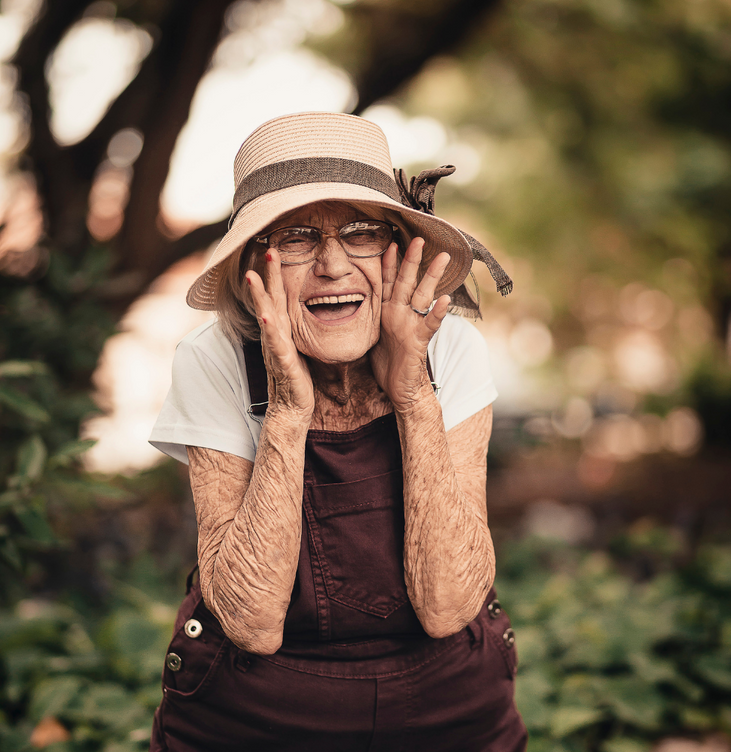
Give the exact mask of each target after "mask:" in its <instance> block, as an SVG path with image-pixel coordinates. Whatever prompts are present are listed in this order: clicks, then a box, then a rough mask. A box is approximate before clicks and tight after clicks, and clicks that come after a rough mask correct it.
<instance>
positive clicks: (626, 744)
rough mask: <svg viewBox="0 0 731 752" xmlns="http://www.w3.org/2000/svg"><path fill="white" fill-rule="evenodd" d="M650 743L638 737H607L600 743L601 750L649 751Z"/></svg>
mask: <svg viewBox="0 0 731 752" xmlns="http://www.w3.org/2000/svg"><path fill="white" fill-rule="evenodd" d="M649 749H650V745H649V744H647V742H642V741H639V740H638V739H628V738H623V739H608V740H607V741H605V742H604V744H603V745H602V752H649Z"/></svg>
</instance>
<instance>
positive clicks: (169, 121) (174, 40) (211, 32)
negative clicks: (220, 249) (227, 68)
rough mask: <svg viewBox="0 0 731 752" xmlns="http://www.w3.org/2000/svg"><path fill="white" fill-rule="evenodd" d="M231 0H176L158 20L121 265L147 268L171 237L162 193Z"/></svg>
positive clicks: (122, 239) (121, 242) (120, 246)
mask: <svg viewBox="0 0 731 752" xmlns="http://www.w3.org/2000/svg"><path fill="white" fill-rule="evenodd" d="M232 2H233V0H208V2H206V3H205V4H204V3H202V2H199V0H177V2H175V3H174V4H172V5H171V12H170V13H169V14H168V16H167V17H166V19H165V20H164V22H163V23H162V24H161V26H160V30H161V38H160V43H159V45H158V48H157V50H156V52H157V55H156V56H155V58H154V60H153V61H152V62H151V67H152V65H153V63H154V69H148V70H146V76H147V77H148V78H149V80H150V91H151V92H152V93H153V94H154V96H153V100H152V101H153V103H154V106H152V107H150V108H149V111H148V112H147V113H146V116H145V117H143V118H142V119H141V121H140V129H141V130H142V132H143V134H144V138H145V141H144V146H143V148H142V152H141V153H140V156H139V157H138V158H137V161H136V163H135V167H134V177H133V179H132V185H131V187H130V199H129V202H128V204H127V210H126V212H125V220H124V225H123V227H122V231H121V233H120V235H119V239H118V242H117V247H118V249H119V255H120V261H119V268H120V270H121V271H129V270H132V269H138V268H146V267H148V266H149V265H150V262H151V260H153V259H157V258H158V257H160V256H161V255H167V253H166V252H165V250H164V249H165V247H166V246H167V245H169V243H170V241H168V240H167V239H166V238H164V237H163V236H162V235H161V233H160V231H159V229H158V225H157V222H158V214H159V197H160V193H161V192H162V189H163V186H164V185H165V181H166V179H167V176H168V171H169V166H170V157H171V156H172V153H173V149H174V148H175V142H176V141H177V138H178V134H179V133H180V130H181V129H182V127H183V126H184V125H185V123H186V121H187V119H188V114H189V111H190V104H191V101H192V99H193V95H194V94H195V91H196V88H197V86H198V83H199V81H200V79H201V77H202V76H203V74H204V73H205V71H206V69H207V67H208V65H209V62H210V59H211V56H212V55H213V52H214V50H215V48H216V46H217V44H218V40H219V38H220V34H221V28H222V25H223V18H224V14H225V11H226V9H227V8H228V7H229V6H230V5H231V4H232ZM151 57H152V56H151ZM153 264H154V262H153ZM154 265H155V266H158V264H154Z"/></svg>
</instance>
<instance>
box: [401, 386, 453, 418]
mask: <svg viewBox="0 0 731 752" xmlns="http://www.w3.org/2000/svg"><path fill="white" fill-rule="evenodd" d="M394 412H395V413H396V417H397V418H403V419H407V420H408V419H435V418H439V419H441V416H442V406H441V405H440V404H439V400H437V395H436V392H435V391H434V388H433V387H432V385H431V383H429V382H426V383H425V384H422V385H421V386H420V387H419V388H418V390H417V391H416V392H414V394H413V396H412V397H411V399H409V401H408V402H404V403H400V404H397V403H394Z"/></svg>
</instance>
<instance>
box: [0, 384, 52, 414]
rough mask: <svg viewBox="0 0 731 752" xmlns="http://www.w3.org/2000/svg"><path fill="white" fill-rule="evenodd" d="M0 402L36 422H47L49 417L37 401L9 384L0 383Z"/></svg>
mask: <svg viewBox="0 0 731 752" xmlns="http://www.w3.org/2000/svg"><path fill="white" fill-rule="evenodd" d="M0 404H2V405H5V406H6V407H9V408H10V409H11V410H14V411H15V412H16V413H18V414H20V415H22V416H23V417H25V418H28V419H29V420H33V421H35V422H37V423H48V421H49V420H50V419H51V416H50V415H49V414H48V412H47V411H46V410H45V409H44V408H42V407H41V406H40V405H39V404H38V403H37V402H35V401H34V400H32V399H31V398H30V397H27V396H26V395H25V394H23V393H21V392H19V391H18V390H17V389H13V388H12V387H9V386H3V385H0Z"/></svg>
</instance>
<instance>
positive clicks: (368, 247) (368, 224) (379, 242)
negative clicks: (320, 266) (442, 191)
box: [254, 219, 398, 264]
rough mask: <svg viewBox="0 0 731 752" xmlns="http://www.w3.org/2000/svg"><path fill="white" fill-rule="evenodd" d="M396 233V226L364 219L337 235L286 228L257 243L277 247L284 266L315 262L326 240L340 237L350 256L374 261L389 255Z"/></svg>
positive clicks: (341, 229) (344, 226) (260, 239)
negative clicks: (389, 247) (376, 257)
mask: <svg viewBox="0 0 731 752" xmlns="http://www.w3.org/2000/svg"><path fill="white" fill-rule="evenodd" d="M397 231H398V227H396V225H390V224H388V223H386V222H379V221H378V220H375V219H363V220H360V221H358V222H348V224H347V225H343V226H342V227H341V228H340V229H339V230H338V231H337V232H336V233H331V232H323V231H322V230H319V229H317V227H283V228H281V229H280V230H275V231H274V232H272V233H270V234H269V235H261V236H259V237H255V238H254V240H255V241H256V242H257V243H267V244H268V246H269V248H276V249H277V251H279V255H280V257H281V259H282V263H283V264H307V263H309V262H311V261H314V260H315V257H316V256H317V249H318V248H320V247H321V246H322V244H323V241H324V239H325V238H337V240H338V241H339V242H340V245H341V246H342V247H343V250H344V251H345V253H346V254H347V255H348V256H352V257H353V258H371V257H373V256H380V255H381V254H383V253H385V252H386V249H387V248H388V246H389V245H390V244H391V243H392V242H393V237H394V232H397Z"/></svg>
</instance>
